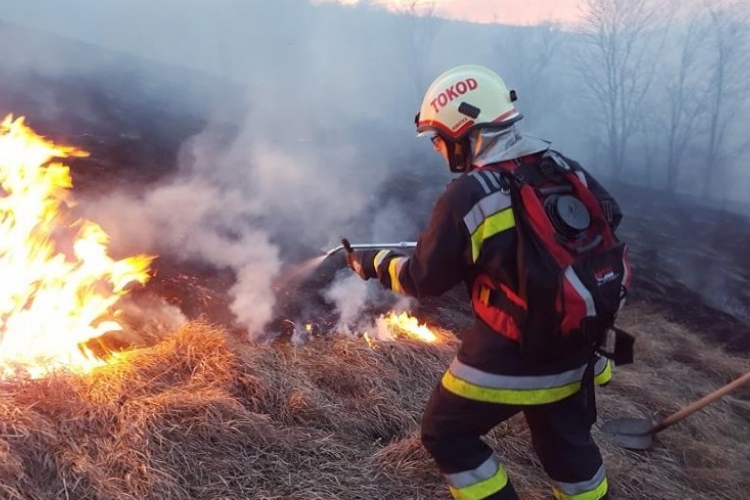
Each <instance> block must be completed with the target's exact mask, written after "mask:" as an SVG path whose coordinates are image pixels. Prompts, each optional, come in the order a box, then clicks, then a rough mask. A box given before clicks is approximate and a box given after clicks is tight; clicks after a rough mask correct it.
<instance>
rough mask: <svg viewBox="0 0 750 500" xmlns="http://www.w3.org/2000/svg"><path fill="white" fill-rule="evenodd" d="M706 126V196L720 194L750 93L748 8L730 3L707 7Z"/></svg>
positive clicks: (704, 193) (722, 193)
mask: <svg viewBox="0 0 750 500" xmlns="http://www.w3.org/2000/svg"><path fill="white" fill-rule="evenodd" d="M708 15H709V22H708V34H707V35H708V36H707V37H706V39H705V41H704V43H705V47H706V50H707V51H708V57H709V63H708V82H707V83H708V104H709V106H710V107H709V113H708V125H707V126H708V129H707V132H706V157H705V160H704V162H705V168H706V169H707V171H708V179H707V180H706V182H705V183H704V187H703V195H704V196H705V197H711V196H717V195H718V196H723V195H724V194H725V192H723V191H722V192H718V191H719V190H718V188H719V186H718V184H719V183H720V182H721V181H725V180H726V179H724V177H725V174H726V167H727V162H728V160H729V157H730V156H731V154H730V152H729V150H728V149H727V140H728V135H729V130H730V128H731V126H732V125H733V124H734V122H735V119H736V117H737V112H738V110H739V109H741V105H740V103H742V102H743V101H744V100H746V99H747V98H748V97H749V96H750V86H749V85H748V79H749V78H750V54H749V53H748V52H749V49H750V26H748V7H747V6H746V4H744V3H733V4H728V5H726V4H725V5H721V6H709V7H708Z"/></svg>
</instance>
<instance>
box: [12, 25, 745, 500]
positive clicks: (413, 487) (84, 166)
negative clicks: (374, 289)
mask: <svg viewBox="0 0 750 500" xmlns="http://www.w3.org/2000/svg"><path fill="white" fill-rule="evenodd" d="M0 28H2V29H1V30H0V32H2V33H4V35H3V36H8V37H11V38H13V37H16V36H17V34H14V33H11V31H12V30H11V29H10V28H8V27H4V26H0ZM9 30H10V31H9ZM9 33H10V34H9ZM66 43H70V42H66ZM6 45H8V46H12V44H11V43H6ZM76 50H84V49H82V48H80V47H79V48H78V49H76ZM90 50H93V49H92V48H90V47H88V48H85V50H84V51H90ZM118 61H119V62H118V64H117V65H113V66H116V67H120V68H122V67H130V66H128V64H135V63H134V62H133V61H129V62H128V61H125V62H123V61H120V60H118ZM120 63H122V64H120ZM126 63H127V64H126ZM137 63H138V65H142V64H145V63H143V62H137ZM139 67H140V66H139ZM141 69H142V68H141ZM173 71H177V70H174V69H173ZM128 75H129V73H128V72H127V71H124V72H123V73H122V74H113V73H109V74H108V76H107V78H106V79H105V80H104V81H105V82H106V85H104V86H102V80H101V79H100V78H98V77H93V76H92V77H91V78H80V79H75V80H60V79H59V78H55V79H50V78H46V77H42V76H40V75H38V74H35V73H34V72H33V71H32V72H26V73H23V72H18V71H16V70H15V69H14V70H13V71H11V70H9V69H2V68H0V81H3V83H4V89H5V91H4V92H3V94H2V96H1V97H2V98H1V99H0V108H2V110H3V111H13V112H15V113H17V114H25V115H27V116H29V117H34V119H33V120H32V121H33V124H34V125H35V126H36V127H37V128H39V129H40V131H41V132H43V133H45V134H46V135H48V136H50V137H53V138H58V137H60V138H63V139H67V140H68V142H71V143H74V144H76V145H78V146H81V147H83V148H85V149H88V150H89V151H91V152H92V156H91V157H89V158H87V159H80V160H76V161H75V162H73V164H72V167H73V173H74V181H75V183H76V186H78V187H80V189H82V190H84V191H85V190H87V189H97V190H101V189H109V188H113V187H121V186H123V185H128V186H129V187H130V188H134V187H136V188H137V186H138V185H139V184H143V183H149V182H153V181H155V180H157V179H159V178H160V177H162V176H165V175H169V174H170V173H171V172H173V170H174V164H175V156H176V155H177V151H178V148H179V144H180V143H181V141H183V140H184V139H185V137H187V136H188V135H190V134H192V133H195V132H197V131H199V130H200V129H201V128H202V126H203V125H205V122H206V119H207V117H206V115H205V111H206V110H205V109H204V110H202V111H201V110H200V109H198V110H196V109H195V108H185V107H183V106H182V102H181V101H180V100H179V99H177V98H175V100H174V101H169V100H166V101H165V100H163V99H162V98H163V97H164V95H165V94H169V93H168V92H166V93H165V92H163V91H164V89H165V88H169V87H168V85H167V84H166V83H164V82H165V81H167V80H169V81H172V82H173V81H174V79H175V78H176V77H175V76H174V73H170V75H171V76H170V78H169V79H166V80H165V79H155V80H154V81H151V82H150V83H149V85H150V87H149V88H150V89H151V90H150V91H148V92H147V91H146V89H145V88H144V87H143V85H141V83H142V82H140V81H139V80H137V79H135V80H133V79H132V78H133V77H132V74H130V76H128ZM193 76H194V75H191V77H193ZM129 78H130V79H129ZM170 79H171V80H170ZM177 80H179V78H177ZM134 82H140V83H139V84H138V85H136V84H135V83H134ZM213 84H215V82H207V83H206V86H208V87H210V86H211V85H213ZM164 85H167V86H166V87H165V86H164ZM154 88H157V89H161V90H159V91H156V94H158V95H159V96H160V97H161V98H160V99H158V100H150V99H151V96H153V95H156V94H154V92H155V91H154V90H153V89H154ZM141 93H145V94H141ZM81 103H85V104H86V110H87V112H86V113H85V114H80V113H79V114H78V115H76V109H80V106H81ZM92 103H94V104H95V105H92ZM52 104H54V106H52ZM186 109H189V111H190V112H187V111H186ZM103 123H106V124H107V126H106V127H104V126H102V124H103ZM424 181H425V179H422V178H419V176H418V175H413V176H411V177H409V178H407V179H400V180H399V183H398V185H399V186H400V188H401V189H402V190H403V197H404V200H408V199H412V200H414V199H424V198H429V196H427V195H429V194H435V193H436V192H437V191H435V193H424V192H423V191H420V192H421V193H422V195H423V196H422V195H420V196H413V193H414V192H416V191H419V190H424V189H426V188H425V187H424V186H426V185H428V184H429V183H426V182H424ZM614 191H615V192H616V193H617V195H618V197H619V198H620V199H621V201H622V204H623V207H624V209H625V212H626V219H625V223H624V224H623V227H622V230H621V235H622V236H623V237H624V238H626V239H627V240H628V242H629V243H630V245H631V251H632V258H633V264H634V269H635V284H634V292H633V295H632V297H631V300H630V303H629V305H628V307H627V308H626V310H625V311H624V314H623V316H622V318H621V326H622V327H624V328H626V329H627V330H629V331H631V332H632V333H633V334H634V335H635V336H636V337H637V343H636V348H637V353H636V363H635V364H633V365H629V366H624V367H618V369H617V370H616V376H615V380H614V382H613V383H612V384H610V385H609V386H608V387H606V388H603V389H601V390H600V391H599V397H600V408H599V410H600V423H601V421H604V420H606V419H608V418H613V417H621V416H634V417H642V416H644V415H651V414H654V415H657V416H665V415H668V414H669V413H671V412H673V411H676V410H677V409H679V408H680V407H681V406H683V405H685V404H688V403H689V402H691V401H693V400H695V399H697V398H698V397H700V396H702V395H704V394H706V393H708V392H710V391H712V390H714V389H716V388H718V387H719V386H721V385H723V384H725V383H727V382H729V381H730V380H732V379H733V378H736V377H737V376H739V375H741V374H742V373H745V372H747V371H748V370H750V361H749V360H748V352H750V327H748V323H747V321H748V316H749V313H748V310H747V304H749V303H750V295H749V293H748V291H747V290H748V286H747V285H748V283H750V258H749V257H748V255H749V254H748V252H747V251H746V248H747V245H748V244H750V223H748V220H747V219H745V218H742V217H739V216H736V215H732V214H730V213H728V212H722V211H721V210H715V209H709V208H706V207H702V208H699V207H698V206H697V205H694V204H690V203H688V202H686V201H685V200H676V199H670V198H666V197H664V196H663V194H661V193H655V192H650V191H647V190H645V189H643V188H635V187H632V186H629V187H625V186H616V187H615V188H614ZM392 195H393V196H399V192H398V190H392ZM402 201H403V200H402ZM415 210H417V211H419V210H421V211H422V212H423V215H426V211H427V210H429V205H424V206H421V207H415ZM310 256H314V255H313V254H312V253H311V255H310ZM155 265H156V267H155V271H156V274H155V276H154V278H153V279H152V280H151V282H150V283H149V285H148V286H147V287H146V288H144V289H143V290H139V291H137V293H136V294H135V295H134V297H133V301H135V303H136V304H137V303H138V301H143V302H141V303H145V302H148V301H149V299H153V300H159V301H164V302H166V303H169V304H172V305H174V306H176V307H178V308H179V309H180V310H181V311H182V313H183V314H184V315H185V316H186V317H187V318H188V319H189V320H190V321H189V322H188V323H187V324H186V325H184V326H183V327H181V328H180V329H178V330H176V331H174V330H170V331H168V332H167V334H166V335H163V334H160V335H158V336H157V335H146V336H141V338H137V339H133V338H119V339H115V340H113V341H112V344H110V347H112V345H114V344H116V345H117V347H118V348H119V349H125V350H124V351H123V352H122V353H121V354H119V355H118V356H116V357H115V358H113V359H112V361H111V365H110V366H107V367H104V368H101V369H97V370H96V371H94V372H93V373H91V374H89V375H86V376H68V375H65V374H60V375H57V376H53V377H50V378H47V379H43V380H36V381H32V380H29V381H14V382H5V383H3V384H2V387H0V497H2V498H8V499H27V500H37V499H39V500H41V499H48V498H66V499H92V500H93V499H97V500H98V499H110V498H111V499H115V498H117V499H128V498H132V499H165V498H170V499H206V500H208V499H212V500H215V499H238V500H239V499H244V500H246V499H258V500H260V499H266V500H267V499H279V500H280V499H286V500H314V499H322V498H325V499H327V500H337V499H340V500H359V499H361V500H365V499H367V500H369V499H372V498H388V499H391V498H392V499H402V500H410V499H414V500H417V499H424V500H427V499H439V498H445V499H447V498H448V494H447V491H446V488H445V485H444V483H443V480H442V479H441V478H440V475H439V473H438V471H437V470H436V468H435V466H434V464H433V463H432V461H431V460H430V458H429V457H428V456H427V454H426V452H425V451H424V449H423V448H422V447H421V445H420V443H419V440H418V429H419V420H420V415H421V412H422V409H423V406H424V402H425V400H426V397H427V394H428V393H429V391H430V390H431V389H432V387H433V386H434V385H435V384H436V382H437V381H438V379H439V376H440V374H441V373H442V371H443V370H444V369H445V367H446V366H447V365H448V363H449V362H450V360H451V358H452V356H453V354H454V352H455V349H456V346H457V342H458V337H460V332H461V330H462V328H464V327H465V326H466V325H467V324H468V323H469V322H470V321H471V312H470V310H469V308H468V304H467V301H466V296H465V291H464V290H462V289H460V288H456V289H454V290H452V291H451V292H450V293H448V294H446V295H445V296H443V297H439V298H433V299H426V300H424V301H422V302H420V303H419V304H418V306H417V307H416V309H415V310H414V311H413V314H414V315H415V316H417V317H418V318H419V319H420V320H422V321H424V322H427V323H428V324H429V325H430V326H431V327H433V329H434V330H435V331H436V332H437V333H438V336H439V341H438V342H437V343H435V344H426V343H422V342H419V341H415V340H405V339H398V340H396V341H392V342H380V343H375V344H374V345H370V344H369V343H368V342H366V341H365V339H363V338H360V337H357V336H352V335H349V336H345V335H335V333H336V332H335V331H334V330H333V326H334V325H335V324H336V319H337V318H336V313H335V310H334V309H333V307H332V305H331V304H329V303H328V302H326V301H325V300H324V298H323V297H322V296H321V290H322V289H323V288H325V286H327V285H328V284H329V283H330V282H331V280H332V279H333V278H334V276H335V274H336V272H337V271H338V270H339V269H341V268H342V267H343V259H342V258H341V255H338V256H336V257H333V258H331V259H328V260H327V261H325V262H324V263H323V264H322V265H321V267H320V268H319V269H318V270H317V272H316V273H314V274H313V275H312V276H310V277H309V278H308V279H307V280H306V281H305V282H302V283H298V284H297V286H295V287H293V288H283V287H282V288H278V289H277V290H276V291H277V297H278V304H277V311H276V313H277V314H276V318H275V319H274V321H273V322H272V323H271V325H269V329H270V331H272V332H275V333H276V334H278V335H277V336H276V338H275V340H274V341H273V342H268V343H265V344H261V345H259V344H251V343H248V342H247V341H246V340H245V339H246V337H245V335H244V332H243V331H242V329H241V328H239V327H237V326H236V325H234V324H233V321H232V315H231V313H230V312H229V308H228V305H229V300H230V298H229V297H227V295H226V290H227V289H228V288H229V286H230V285H231V283H232V282H233V276H232V274H231V273H230V272H228V271H227V270H224V269H215V268H213V267H211V266H207V265H205V264H203V263H196V262H183V261H178V260H176V259H175V258H173V257H171V256H169V255H164V256H161V257H160V258H159V259H158V260H157V261H156V264H155ZM377 312H378V311H370V313H372V314H376V313H377ZM290 319H291V320H292V321H310V322H312V323H314V324H315V333H316V335H314V338H313V340H312V341H310V342H308V343H306V344H304V345H301V346H295V345H293V344H292V343H290V342H289V341H288V340H289V338H290V336H291V334H292V330H293V325H292V324H291V323H290V322H289V321H288V320H290ZM169 320H171V319H170V318H167V319H165V321H166V322H168V321H169ZM139 328H145V327H139ZM129 346H140V348H139V349H131V350H127V347H129ZM748 415H750V389H748V388H744V389H739V390H737V391H735V392H734V393H733V394H731V395H730V396H727V397H725V398H723V399H722V400H721V401H720V402H717V403H715V404H713V405H711V406H709V407H707V408H706V409H704V410H702V411H701V412H699V413H697V414H695V415H693V416H691V417H689V418H688V419H687V420H685V421H684V422H681V423H679V424H677V425H675V426H674V427H672V428H669V429H667V430H665V431H664V432H663V433H661V434H660V435H659V436H658V438H657V440H656V442H655V443H654V446H653V448H652V449H651V450H649V451H644V452H629V451H624V450H622V449H619V448H616V447H615V446H613V445H612V444H611V443H609V442H608V441H607V440H606V436H604V435H602V433H601V431H600V430H599V427H598V426H597V427H596V438H597V440H598V441H599V442H600V443H601V445H602V449H603V454H604V457H605V461H606V463H607V466H608V471H609V475H610V480H611V485H612V490H613V494H614V498H622V499H633V500H640V499H644V500H645V499H652V500H654V499H656V500H678V499H685V498H701V499H709V500H719V499H736V498H742V497H743V495H742V494H740V493H739V492H747V491H750V465H749V464H750V446H749V444H750V419H749V418H748ZM488 441H489V442H490V443H491V444H492V446H493V447H495V448H496V450H497V451H498V454H499V455H500V456H502V457H503V459H504V462H505V463H506V464H507V465H508V469H509V473H510V476H511V478H512V479H513V481H514V482H515V483H516V485H517V488H518V489H519V491H520V492H521V495H522V496H523V498H525V499H528V500H537V499H542V498H548V497H549V485H548V483H547V481H546V479H545V478H544V476H543V473H542V472H541V468H540V465H539V463H538V460H537V459H536V458H535V456H534V454H533V452H532V450H531V448H530V443H529V436H528V430H527V428H526V427H525V424H524V422H523V420H522V419H521V418H514V419H511V420H510V421H508V422H506V423H505V424H503V425H501V426H499V427H498V428H497V429H495V430H494V431H493V432H492V433H491V435H490V436H489V437H488Z"/></svg>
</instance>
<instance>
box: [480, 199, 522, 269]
mask: <svg viewBox="0 0 750 500" xmlns="http://www.w3.org/2000/svg"><path fill="white" fill-rule="evenodd" d="M515 225H516V219H515V217H514V216H513V209H512V208H506V209H505V210H501V211H500V212H497V213H496V214H493V215H490V216H489V217H487V218H486V219H484V221H483V222H482V223H481V224H480V225H479V226H478V227H477V228H476V230H475V231H474V232H473V233H471V257H472V259H473V261H474V262H476V261H477V259H478V258H479V252H480V251H481V250H482V243H484V241H485V240H486V239H488V238H491V237H492V236H495V235H496V234H498V233H501V232H503V231H505V230H507V229H510V228H512V227H513V226H515Z"/></svg>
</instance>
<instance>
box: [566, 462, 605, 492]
mask: <svg viewBox="0 0 750 500" xmlns="http://www.w3.org/2000/svg"><path fill="white" fill-rule="evenodd" d="M608 489H609V485H608V484H607V476H606V473H605V472H604V466H603V465H602V466H601V467H599V470H598V471H596V474H594V477H593V478H591V479H589V480H588V481H581V482H580V483H557V488H554V493H555V498H556V499H557V500H599V499H600V498H602V497H603V496H604V495H606V494H607V490H608Z"/></svg>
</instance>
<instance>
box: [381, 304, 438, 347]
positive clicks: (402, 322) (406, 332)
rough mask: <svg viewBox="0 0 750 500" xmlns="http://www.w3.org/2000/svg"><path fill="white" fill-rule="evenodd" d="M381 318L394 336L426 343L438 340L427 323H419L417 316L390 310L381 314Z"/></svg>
mask: <svg viewBox="0 0 750 500" xmlns="http://www.w3.org/2000/svg"><path fill="white" fill-rule="evenodd" d="M381 320H382V322H383V323H384V324H385V326H386V327H387V328H388V329H389V330H390V331H391V332H392V333H393V336H394V337H407V338H410V339H414V340H420V341H422V342H426V343H428V344H434V343H435V342H437V340H438V337H437V335H435V333H434V332H433V331H432V330H430V328H429V327H428V326H427V325H425V324H424V323H419V321H418V320H417V318H415V317H413V316H410V315H409V314H407V313H405V312H402V313H400V314H397V313H395V312H390V313H388V314H386V315H385V316H381Z"/></svg>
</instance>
